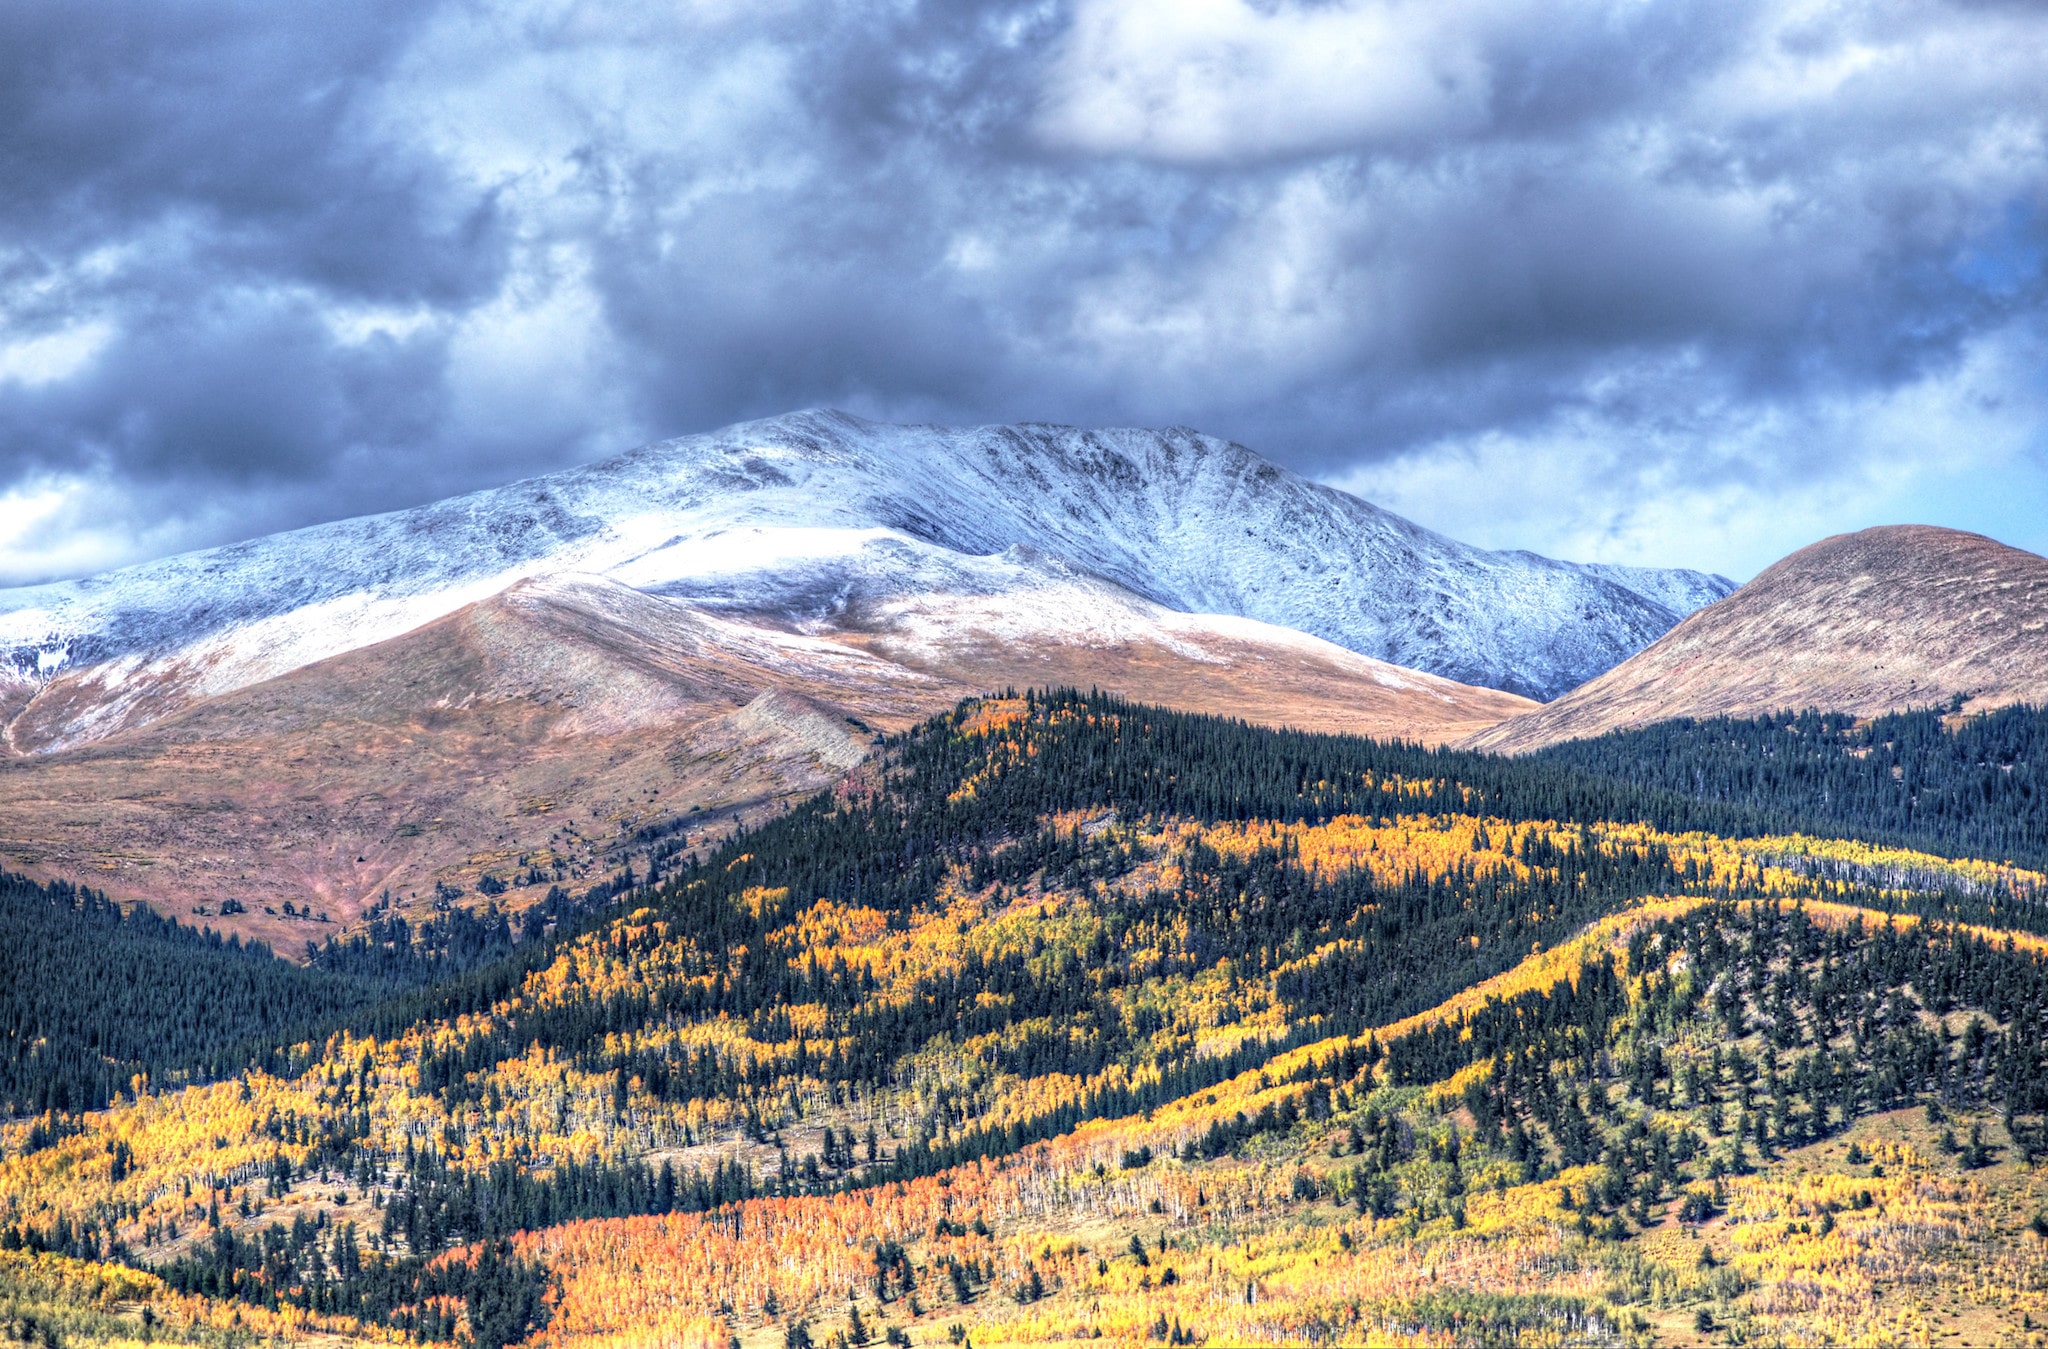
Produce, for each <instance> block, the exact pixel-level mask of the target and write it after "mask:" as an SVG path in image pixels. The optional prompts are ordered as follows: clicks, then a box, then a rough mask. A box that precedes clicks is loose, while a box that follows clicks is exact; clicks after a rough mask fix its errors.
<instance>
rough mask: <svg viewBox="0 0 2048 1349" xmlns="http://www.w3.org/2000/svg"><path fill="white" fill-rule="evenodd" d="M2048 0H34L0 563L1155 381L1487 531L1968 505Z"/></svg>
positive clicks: (2012, 349) (1, 321) (1771, 551)
mask: <svg viewBox="0 0 2048 1349" xmlns="http://www.w3.org/2000/svg"><path fill="white" fill-rule="evenodd" d="M2044 39H2048V14H2044V13H2043V12H2042V11H2040V10H2039V8H2038V7H2033V6H2026V5H2019V4H2010V5H1997V4H1986V3H1940V2H1939V0H1913V2H1910V3H1909V2H1908V0H1791V3H1782V2H1781V3H1769V4H1767V3H1764V0H1714V2H1713V3H1709V2H1708V0H1550V2H1549V3H1542V4H1538V3H1535V2H1534V0H1436V2H1435V3H1421V0H1172V2H1171V3H1169V2H1168V0H1073V3H1058V2H1056V0H1015V2H1013V3H997V4H990V5H984V6H960V5H940V4H923V5H921V4H916V3H897V2H895V0H891V2H890V3H881V2H880V0H873V2H871V3H840V4H829V5H828V4H824V3H822V0H772V2H764V3H757V4H750V5H738V4H730V3H709V2H706V3H679V4H676V5H672V6H663V7H651V6H645V5H639V4H626V3H605V2H604V0H593V3H589V4H583V5H577V6H567V5H562V4H560V3H558V0H504V2H502V3H497V4H493V5H489V6H481V5H473V4H462V3H455V0H426V2H424V3H409V4H404V5H398V4H371V5H366V6H358V7H356V8H354V9H351V10H350V11H348V12H347V13H345V14H331V15H330V14H324V13H323V14H322V15H320V16H317V17H314V16H311V15H309V14H306V13H301V12H299V11H294V10H292V9H290V8H289V7H284V8H280V7H276V6H259V5H254V4H243V3H226V2H225V0H186V2H185V3H177V4H169V5H162V6H153V7H150V8H148V9H146V10H135V9H133V8H132V7H122V6H113V5H108V4H105V3H103V0H102V2H100V3H69V4H63V5H58V4H54V3H33V2H31V0H24V3H22V4H19V5H14V6H10V7H8V8H7V9H6V11H4V12H0V128H4V130H0V240H5V241H7V242H6V243H4V244H0V501H4V502H31V501H33V502H44V503H48V502H49V501H52V500H61V501H62V502H63V503H64V504H63V507H62V509H61V510H60V509H57V508H55V507H51V508H49V509H47V510H43V508H42V507H37V508H36V509H37V510H42V514H40V515H36V516H35V519H36V520H37V521H38V522H39V523H37V524H35V525H34V527H33V528H30V527H27V526H22V527H18V528H16V529H14V530H13V531H12V532H10V533H8V534H7V539H8V543H7V545H6V549H5V551H4V553H0V581H4V580H6V579H8V578H12V579H16V580H22V579H31V578H34V577H39V576H46V575H55V574H61V573H65V572H71V571H77V570H80V569H84V568H88V567H94V566H100V565H106V564H110V563H116V562H120V561H125V560H130V559H132V558H135V557H139V556H143V555H146V554H147V553H149V552H153V551H161V550H163V549H166V548H173V547H180V546H192V545H196V544H202V543H207V542H215V541H219V540H222V539H225V538H228V537H233V536H235V535H237V534H246V533H248V532H251V531H253V530H256V529H268V528H276V527H284V526H288V525H292V524H298V523H304V522H307V521H309V520H312V519H315V518H320V517H323V516H332V515H337V514H345V513H350V512H354V511H362V510H374V509H383V508H387V507H391V506H397V505H403V504H407V503H410V502H414V501H419V500H425V499H429V498H431V497H433V496H437V495H442V494H446V493H448V492H453V491H458V490H463V489H465V488H469V487H474V486H481V485H485V484H489V483H495V482H500V481H504V480H507V479H509V478H512V477H516V476H521V475H523V474H527V473H532V472H539V471H544V470H546V469H549V468H552V467H558V466H562V465H565V464H568V463H572V462H577V461H580V460H583V459H587V458H590V457H592V456H595V455H598V454H601V453H604V452H606V451H609V450H614V449H622V448H626V447H628V446H630V445H632V444H635V443H638V442H640V441H642V440H646V439H651V438H654V437H657V436H661V435H669V434H676V433H679V432H683V431H688V430H694V429H701V428H706V427H711V426H716V425H720V424H723V423H726V422H729V421H733V420H737V419H740V418H742V417H748V416H755V415H762V414H767V413H773V412H776V411H781V410H784V409H787V408H791V407H798V406H807V405H820V404H837V405H840V406H846V407H850V408H852V409H853V410H856V411H862V412H866V413H869V414H873V415H881V416H894V417H905V418H929V419H941V420H956V421H990V420H1008V419H1017V418H1037V419H1056V420H1068V421H1076V422H1082V423H1112V422H1135V423H1140V424H1152V425H1160V424H1167V423H1181V424H1192V425H1197V426H1201V427H1203V428H1204V429H1208V430H1212V431H1216V432H1219V433H1223V434H1229V435H1234V436H1236V437H1237V438H1239V439H1242V440H1244V441H1246V442H1247V443H1249V444H1251V445H1253V446H1254V447H1256V448H1258V449H1260V450H1262V451H1264V452H1266V453H1268V454H1270V455H1273V456H1274V457H1276V458H1279V459H1281V460H1283V461H1285V462H1289V463H1291V464H1293V465H1294V466H1296V467H1298V468H1302V469H1304V470H1307V471H1310V472H1313V473H1316V474H1320V475H1323V476H1326V477H1330V478H1332V479H1334V480H1338V481H1342V482H1345V483H1348V484H1353V485H1356V486H1359V487H1362V488H1366V489H1368V490H1369V491H1370V492H1371V493H1374V494H1376V495H1377V496H1378V497H1379V498H1380V499H1382V500H1383V501H1385V502H1386V503H1387V504H1389V505H1391V506H1394V507H1395V508H1397V509H1400V508H1406V509H1410V510H1413V511H1414V512H1416V513H1417V515H1418V516H1419V518H1422V519H1423V520H1424V521H1425V522H1427V523H1430V524H1433V525H1436V526H1439V527H1442V528H1444V529H1446V530H1447V531H1449V532H1453V533H1457V534H1460V535H1463V536H1466V537H1472V538H1474V539H1475V540H1478V541H1500V542H1509V543H1514V544H1517V545H1519V546H1529V547H1536V548H1541V549H1544V550H1546V551H1554V552H1559V553H1569V554H1575V555H1579V556H1591V557H1606V558H1612V559H1613V560H1626V561H1650V562H1654V561H1662V560H1671V561H1686V562H1690V563H1693V564H1695V565H1707V566H1712V567H1714V568H1716V569H1718V570H1723V571H1728V572H1732V573H1738V574H1740V573H1743V572H1746V571H1748V570H1753V569H1754V567H1756V566H1758V565H1761V564H1762V562H1764V561H1767V560H1768V558H1769V557H1770V556H1773V555H1775V553H1776V552H1781V551H1784V550H1786V549H1788V548H1790V547H1793V546H1796V545H1797V544H1798V543H1801V542H1804V541H1806V539H1807V538H1808V537H1810V536H1811V535H1812V534H1813V533H1815V532H1825V531H1827V530H1830V529H1833V528H1837V527H1846V525H1848V524H1851V523H1854V522H1857V521H1864V520H1866V518H1867V517H1871V516H1872V515H1873V513H1875V514H1878V515H1882V514H1884V513H1885V512H1887V511H1899V512H1906V513H1910V512H1911V511H1912V509H1914V507H1915V506H1916V504H1917V503H1922V502H1924V503H1927V504H1926V506H1925V508H1926V509H1928V510H1938V511H1941V512H1946V513H1947V515H1948V517H1949V518H1948V520H1947V522H1949V523H1965V524H1967V523H1969V522H1970V521H1972V520H1978V521H1984V522H1989V523H1987V524H1986V525H1985V526H1984V527H1987V528H1988V527H1991V524H1994V523H1995V524H1996V526H1997V527H1998V528H1999V529H2003V530H2006V531H2008V534H2009V536H2010V533H2011V531H2013V530H2016V529H2019V530H2023V529H2024V528H2025V520H2026V519H2027V518H2028V517H2027V515H2026V513H2025V512H2020V511H2016V510H2015V509H2014V508H2013V507H2012V506H2011V504H2010V503H2011V502H2012V501H2013V499H2014V498H2015V494H2017V495H2018V497H2019V499H2021V500H2029V498H2028V496H2027V494H2028V493H2029V492H2035V491H2038V485H2039V484H2040V483H2041V481H2042V476H2041V475H2040V474H2039V473H2037V472H2036V471H2035V466H2037V465H2038V464H2039V462H2040V456H2041V455H2042V454H2043V452H2044V447H2043V437H2044V434H2048V433H2044V423H2048V411H2044V405H2048V400H2044V398H2043V396H2042V390H2041V385H2040V377H2039V376H2038V374H2036V373H2035V372H2036V371H2037V370H2038V369H2039V368H2040V367H2039V365H2038V364H2033V365H2030V364H2029V363H2028V362H2029V359H2030V354H2032V353H2038V352H2039V351H2040V350H2041V346H2042V342H2043V337H2044V333H2043V300H2044V292H2048V271H2044V261H2043V259H2044V253H2048V226H2044V223H2043V222H2044V221H2048V189H2044V184H2048V172H2044V170H2048V92H2044V90H2043V88H2042V82H2041V81H2040V80H2039V72H2038V62H2037V61H2036V60H2034V59H2033V55H2032V54H2033V53H2035V52H2038V51H2039V50H2040V48H2041V43H2042V41H2043V40H2044ZM53 492H55V493H57V496H55V497H52V496H51V495H50V494H51V493H53ZM1794 493H1798V494H1804V495H1802V496H1800V497H1799V499H1798V500H1799V504H1798V507H1797V508H1796V509H1786V508H1784V506H1783V503H1784V502H1785V501H1787V500H1788V499H1790V497H1789V495H1788V494H1794ZM2032 500H2034V501H2037V502H2040V504H2043V505H2048V502H2041V501H2040V498H2039V497H2038V496H2037V497H2034V498H2032ZM1773 503H1776V505H1775V508H1773ZM15 509H16V513H17V515H18V516H19V517H20V518H27V517H28V515H29V514H31V512H30V510H29V507H27V506H19V507H17V508H15ZM2041 517H2048V512H2035V513H2034V518H2041ZM2015 541H2018V542H2032V543H2034V544H2035V545H2036V546H2042V545H2048V538H2039V539H2035V538H2015Z"/></svg>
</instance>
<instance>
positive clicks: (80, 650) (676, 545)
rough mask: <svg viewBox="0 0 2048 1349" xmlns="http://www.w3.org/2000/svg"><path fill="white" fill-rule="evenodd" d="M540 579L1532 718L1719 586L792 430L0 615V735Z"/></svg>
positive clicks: (945, 432) (911, 446)
mask: <svg viewBox="0 0 2048 1349" xmlns="http://www.w3.org/2000/svg"><path fill="white" fill-rule="evenodd" d="M566 573H590V574H596V575H601V576H606V577H609V578H611V579H613V580H616V581H620V582H623V583H625V584H626V585H629V586H632V587H634V588H636V589H640V590H643V591H647V592H650V593H653V594H657V595H662V596H667V597H672V598H675V599H681V600H687V601H690V602H692V603H694V604H695V605H698V606H702V607H705V608H709V609H712V610H717V611H726V612H732V613H736V614H745V615H749V616H751V617H753V618H755V619H757V620H760V619H768V620H772V621H774V622H778V623H783V624H788V625H792V626H795V627H797V628H799V629H802V628H806V627H815V626H819V625H824V626H834V627H844V626H848V625H854V626H857V625H858V624H859V623H860V622H861V616H862V615H863V614H864V613H867V612H869V611H873V610H877V609H886V608H888V607H889V606H891V605H897V606H900V605H902V604H903V603H905V602H907V601H910V600H912V599H914V598H915V597H917V596H920V595H929V594H952V595H960V596H968V597H980V598H983V599H996V598H998V597H1000V596H1002V595H1005V594H1009V593H1013V592H1022V591H1037V592H1039V593H1040V595H1041V599H1042V598H1043V595H1044V593H1045V591H1046V588H1047V587H1048V586H1052V587H1055V588H1056V587H1058V586H1060V585H1064V584H1067V583H1069V582H1071V581H1072V579H1073V578H1075V577H1077V576H1078V577H1083V578H1100V579H1102V580H1106V581H1108V582H1112V583H1114V584H1115V585H1117V586H1121V587H1123V588H1125V589H1127V590H1129V591H1132V592H1135V593H1136V594H1137V595H1138V596H1141V597H1143V598H1144V599H1146V600H1149V601H1151V602H1153V603H1155V604H1157V605H1162V606H1165V607H1166V608H1167V609H1171V610H1177V611H1180V612H1183V613H1194V614H1219V615H1236V616H1240V617H1243V618H1249V619H1255V620H1259V621H1261V622H1264V623H1268V624H1277V625H1280V626H1282V627H1287V628H1293V629H1297V630H1299V631H1301V632H1304V633H1308V634H1311V635H1313V636H1315V637H1320V638H1323V639H1326V640H1327V641H1329V642H1332V643H1335V644H1336V645H1338V646H1341V647H1345V648H1348V649H1350V650H1351V651H1354V652H1358V653H1361V654H1364V655H1367V656H1371V657H1375V658H1377V659H1380V660H1385V661H1390V662H1392V663H1395V664H1398V665H1404V666H1409V667H1413V668H1416V669H1420V670H1423V671H1427V672H1430V673H1433V674H1438V675H1442V676H1445V677H1448V678H1451V679H1455V680H1459V681H1463V682H1465V683H1471V684H1478V685H1483V686H1486V687H1490V688H1496V689H1503V690H1507V691H1510V692H1516V693H1523V694H1527V695H1532V696H1536V697H1545V698H1547V697H1551V696H1555V695H1556V694H1558V693H1561V692H1563V691H1564V690H1566V689H1569V688H1571V687H1573V686H1574V685H1577V684H1579V683H1581V682H1583V681H1584V680H1586V679H1588V678H1590V677H1592V676H1593V675H1596V674H1598V673H1600V672H1601V671H1603V670H1606V669H1608V668H1610V667H1611V666H1613V665H1615V664H1616V663H1618V662H1619V661H1621V660H1622V659H1624V658H1626V657H1627V656H1629V655H1630V654H1632V653H1633V652H1635V651H1637V650H1639V649H1641V648H1642V647H1643V646H1645V645H1647V644H1648V643H1649V642H1650V641H1652V640H1653V639H1655V638H1656V637H1657V636H1658V635H1660V634H1661V633H1663V632H1664V631H1665V630H1666V629H1668V628H1669V627H1671V626H1672V624H1674V623H1675V622H1677V620H1678V619H1679V618H1680V617H1681V616H1683V614H1684V613H1686V612H1689V611H1690V610H1692V609H1695V608H1698V607H1699V606H1701V605H1703V604H1706V603H1709V602H1711V601H1713V600H1715V599H1717V598H1719V597H1720V596H1721V595H1723V594H1726V593H1727V592H1728V591H1729V590H1730V589H1732V588H1733V587H1732V584H1731V583H1729V582H1727V581H1725V580H1723V579H1722V578H1719V577H1712V576H1705V575H1701V574H1699V573H1695V572H1679V571H1650V570H1643V569H1633V568H1619V567H1602V566H1586V565H1578V564H1573V563H1566V562H1557V561H1552V560H1550V559H1548V558H1542V557H1538V556H1535V555H1533V554H1530V553H1525V552H1488V551H1485V550H1482V549H1477V548H1472V547H1469V546H1467V545H1464V544H1461V543H1458V542H1456V541H1454V540H1452V539H1448V538H1445V537H1443V536H1441V535H1438V534H1435V533H1432V532H1431V531H1429V530H1426V529H1423V528H1420V527H1419V526H1417V525H1414V524H1412V523H1410V522H1408V521H1406V520H1403V519H1401V518H1400V517H1398V516H1395V515H1392V514H1390V513H1388V512H1386V511H1383V510H1381V509H1379V508H1378V507H1376V506H1373V505H1371V504H1370V503H1368V502H1365V501H1361V500H1359V499H1358V498H1356V497H1352V496H1349V495H1347V494H1345V493H1343V492H1339V491H1336V490H1334V489H1331V488H1328V487H1323V486H1320V485H1317V484H1315V483H1312V482H1309V481H1307V480H1305V479H1303V478H1301V477H1299V476H1297V475H1295V474H1293V473H1290V472H1288V471H1286V470H1285V469H1282V468H1280V467H1278V466H1276V465H1274V464H1272V463H1270V462H1268V461H1266V460H1265V459H1262V458H1261V457H1259V456H1258V455H1257V454H1255V453H1253V452H1252V451H1250V450H1248V449H1245V448H1244V447H1243V446H1240V445H1235V444H1232V443H1229V442H1226V441H1222V440H1218V439H1216V438H1214V437H1209V436H1204V435H1200V434H1198V433H1196V432H1193V431H1189V430H1182V429H1172V430H1166V431H1144V430H1104V431H1088V430H1078V429H1074V428H1071V427H1062V426H1050V425H1037V424H1033V425H1021V426H996V427H982V428H977V429H952V428H944V427H935V426H890V425H882V424H877V423H873V422H868V421H863V420H861V419H859V418H856V417H851V416H848V415H846V414H843V413H838V412H829V411H814V412H802V413H795V414H791V415H788V416H783V417H776V418H771V419H768V420H765V421H758V422H751V423H746V424H743V425H739V426H734V427H730V428H728V429H726V430H722V431H715V432H711V433H708V434H704V435H698V436H689V437H684V438H682V439H678V440H672V441H665V442H662V443H659V444H655V445H649V446H646V447H644V448H642V449H638V450H635V451H632V452H630V453H628V454H624V455H620V456H618V457H616V458H613V459H609V460H605V461H603V462H600V463H596V464H591V465H588V466H585V467H582V468H578V469H573V470H570V471H567V472H563V473H557V474H552V475H549V476H546V477H541V478H535V479H531V480H529V481H526V482H521V483H515V484H513V485H511V486H507V487H502V488H496V489H492V490H488V491H482V492H475V493H471V494H469V495H466V496H461V497H455V498H451V499H449V500H446V501H441V502H437V503H435V504H432V505H428V506H422V507H419V508H416V509H413V510H406V511H397V512H393V513H390V514H386V515H378V516H369V517H364V518H360V519H352V520H342V521H337V522H334V523H331V524H325V525H318V526H314V527H311V528H308V529H301V530H296V531H292V532H290V533H285V534H278V535H274V536H270V537H266V538H260V539H254V540H251V541H248V542H245V543H239V544H235V545H232V546H229V547H223V548H215V549H209V550H206V551H202V552H196V553H189V554H185V555H182V556H179V557H172V558H167V559H163V560H161V561H156V562H150V563H145V564H141V565H139V566H134V567H128V568H124V569H121V570H118V571H113V572H108V573H105V574H102V575H99V576H93V577H88V578H85V579H83V580H77V581H67V582H62V583H57V584H51V585H44V586H37V587H29V588H24V589H17V590H11V591H0V673H4V675H5V677H6V678H7V679H8V680H10V681H11V682H12V684H13V687H14V690H15V691H14V693H13V694H11V695H0V706H4V710H5V711H6V712H7V713H8V714H9V715H12V714H13V713H15V712H16V711H18V710H19V709H20V708H21V707H22V705H23V703H24V702H25V701H26V699H27V696H28V695H29V694H30V692H31V691H32V690H34V689H38V688H45V686H47V685H49V684H50V683H52V681H56V682H60V683H62V684H64V685H66V686H67V687H66V689H65V691H64V694H63V696H62V697H51V698H39V701H41V702H44V703H46V704H48V705H47V706H44V707H42V708H40V709H39V710H38V712H37V717H36V721H37V724H38V728H39V729H38V730H37V733H35V734H33V735H30V736H27V737H25V738H24V737H23V736H22V735H21V734H20V733H19V731H20V728H19V727H11V728H10V730H11V731H13V732H15V734H14V743H15V744H16V745H17V747H18V748H20V749H24V750H32V749H37V748H55V747H61V746H64V745H71V744H78V743H82V742H85V741H89V740H92V739H95V738H98V737H99V736H102V735H105V734H108V733H111V732H112V731H114V730H118V729H123V728H126V727H131V726H134V725H137V724H142V723H145V722H147V721H149V720H151V719H153V718H154V717H156V716H158V715H162V714H165V713H168V712H171V711H175V710H177V709H178V708H180V707H183V706H188V705H190V704H191V703H192V702H194V701H196V700H198V699H203V698H205V697H208V696H211V695H214V694H218V693H222V692H226V691H229V690H231V689H235V688H240V687H245V686H247V685H249V684H252V683H256V682H258V681H261V680H263V679H267V678H271V677H273V676H276V675H278V674H282V673H285V672H287V671H290V670H293V669H297V668H300V667H302V666H305V665H307V664H309V663H312V662H314V661H318V660H321V659H324V658H327V657H330V656H334V655H337V654H339V653H341V652H344V651H349V650H353V649H356V648H359V647H363V646H366V645H369V644H371V643H374V642H378V641H382V640H385V639H387V638H390V637H393V636H396V635H398V634H399V633H402V632H406V631H409V630H411V629H414V628H417V627H419V626H420V625H422V624H424V623H427V622H430V621H432V620H434V619H436V618H439V617H441V616H443V615H445V614H449V613H452V612H454V611H455V610H457V609H459V608H461V607H462V606H464V605H467V604H470V603H473V602H475V601H478V600H481V599H484V598H486V597H488V596H491V595H495V594H498V593H500V592H502V591H504V590H505V589H506V588H508V587H509V586H511V585H513V584H515V583H517V582H519V581H521V580H524V579H527V578H532V577H544V576H551V575H560V574H566ZM1039 607H1040V609H1041V610H1042V609H1043V605H1042V604H1041V605H1040V606H1039ZM1073 620H1074V622H1075V623H1077V624H1083V625H1085V624H1086V623H1087V622H1089V621H1091V615H1090V612H1089V611H1088V610H1087V609H1086V607H1085V606H1084V607H1082V608H1081V609H1079V610H1077V611H1076V613H1075V614H1074V615H1073ZM60 676H61V679H60ZM46 691H48V690H46ZM52 692H53V691H52ZM17 720H18V718H17Z"/></svg>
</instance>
